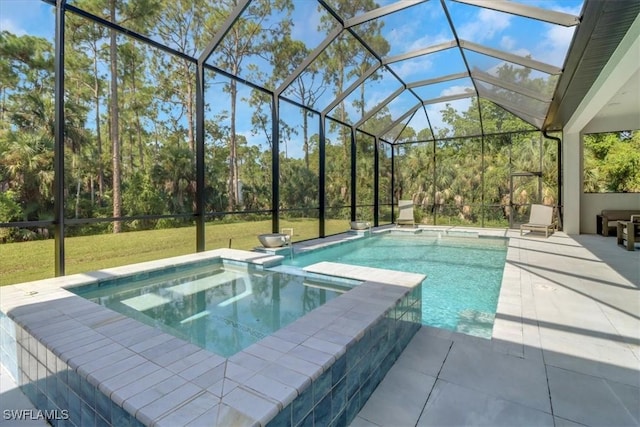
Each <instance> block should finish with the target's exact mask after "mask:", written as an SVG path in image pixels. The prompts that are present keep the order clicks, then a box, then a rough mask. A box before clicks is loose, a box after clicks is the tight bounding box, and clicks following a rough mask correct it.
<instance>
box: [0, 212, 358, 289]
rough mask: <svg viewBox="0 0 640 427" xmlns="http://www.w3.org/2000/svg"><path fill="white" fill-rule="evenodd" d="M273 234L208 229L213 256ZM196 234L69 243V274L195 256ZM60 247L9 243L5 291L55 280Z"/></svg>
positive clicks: (0, 276)
mask: <svg viewBox="0 0 640 427" xmlns="http://www.w3.org/2000/svg"><path fill="white" fill-rule="evenodd" d="M280 227H281V228H283V227H291V228H293V231H294V241H299V240H306V239H311V238H313V237H316V236H317V235H318V221H317V220H314V219H290V220H284V219H281V220H280ZM325 227H326V229H325V230H326V234H335V233H339V232H342V231H347V230H348V229H349V222H348V221H346V220H327V221H326V223H325ZM270 232H271V221H270V220H268V221H255V222H239V223H208V224H207V225H206V229H205V239H206V242H205V248H206V249H207V250H210V249H217V248H227V247H229V246H230V247H232V248H234V249H253V248H254V247H256V246H258V245H259V242H258V239H257V236H258V234H262V233H270ZM195 248H196V228H195V226H194V227H184V228H170V229H161V230H147V231H135V232H127V233H120V234H99V235H94V236H82V237H69V238H67V239H66V241H65V269H66V273H67V274H74V273H81V272H85V271H93V270H100V269H103V268H109V267H117V266H120V265H126V264H134V263H137V262H143V261H151V260H156V259H161V258H169V257H173V256H178V255H185V254H189V253H193V252H195ZM54 251H55V246H54V241H53V239H50V240H37V241H33V242H23V243H8V244H3V245H0V285H8V284H15V283H22V282H28V281H31V280H39V279H46V278H49V277H53V276H54Z"/></svg>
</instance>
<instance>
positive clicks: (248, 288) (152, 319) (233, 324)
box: [71, 264, 350, 357]
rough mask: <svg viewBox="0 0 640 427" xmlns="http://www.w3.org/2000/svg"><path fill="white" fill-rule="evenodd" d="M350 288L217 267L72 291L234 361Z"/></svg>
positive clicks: (90, 286) (280, 275) (334, 283)
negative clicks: (239, 355)
mask: <svg viewBox="0 0 640 427" xmlns="http://www.w3.org/2000/svg"><path fill="white" fill-rule="evenodd" d="M349 289H350V287H349V286H348V285H343V284H340V283H336V282H323V281H318V280H311V279H309V278H306V277H304V276H300V275H292V274H284V273H279V272H270V271H265V270H247V269H242V268H234V266H226V265H225V266H223V265H222V264H216V265H213V266H204V267H196V268H193V269H190V270H186V271H182V272H179V273H175V272H174V273H169V274H166V275H164V276H158V277H154V278H152V279H149V278H142V279H139V280H131V281H128V282H124V283H123V282H122V280H119V281H118V282H115V281H114V282H113V283H109V282H108V281H107V282H104V283H101V284H100V285H99V286H96V285H89V286H82V287H79V288H74V289H71V290H72V291H73V292H75V293H76V294H78V295H80V296H82V297H84V298H87V299H90V300H92V301H94V302H96V303H99V304H101V305H104V306H106V307H108V308H110V309H112V310H114V311H117V312H120V313H122V314H125V315H127V316H129V317H132V318H134V319H137V320H139V321H141V322H143V323H147V324H149V325H151V326H154V327H159V328H160V329H162V330H164V331H165V332H167V333H170V334H172V335H174V336H177V337H180V338H183V339H185V340H187V341H190V342H192V343H193V344H196V345H199V346H200V347H202V348H205V349H207V350H210V351H212V352H214V353H217V354H219V355H221V356H224V357H229V356H231V355H233V354H235V353H237V352H238V351H240V350H242V349H244V348H246V347H248V346H250V345H251V344H253V343H255V342H257V341H259V340H260V339H262V338H264V337H266V336H268V335H270V334H271V333H273V332H275V331H276V330H278V329H280V328H281V327H283V326H286V325H288V324H289V323H291V322H293V321H294V320H296V319H297V318H299V317H301V316H303V315H304V314H305V313H307V312H309V311H311V310H313V309H314V308H316V307H318V306H320V305H322V304H324V303H325V302H326V301H328V300H330V299H332V298H335V297H337V296H338V295H340V294H342V293H344V292H346V291H347V290H349Z"/></svg>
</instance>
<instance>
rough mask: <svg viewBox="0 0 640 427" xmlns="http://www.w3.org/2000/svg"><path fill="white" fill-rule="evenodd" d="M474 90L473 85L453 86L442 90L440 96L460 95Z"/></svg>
mask: <svg viewBox="0 0 640 427" xmlns="http://www.w3.org/2000/svg"><path fill="white" fill-rule="evenodd" d="M473 91H474V89H473V87H471V86H459V85H458V86H451V87H448V88H446V89H444V90H443V91H442V92H440V96H449V95H459V94H462V93H469V92H473Z"/></svg>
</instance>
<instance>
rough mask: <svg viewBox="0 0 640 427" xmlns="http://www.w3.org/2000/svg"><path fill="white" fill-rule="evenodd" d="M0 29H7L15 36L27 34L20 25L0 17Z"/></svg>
mask: <svg viewBox="0 0 640 427" xmlns="http://www.w3.org/2000/svg"><path fill="white" fill-rule="evenodd" d="M0 1H1V0H0ZM0 31H8V32H10V33H13V34H15V35H17V36H23V35H25V34H27V31H26V30H25V29H24V28H22V27H20V26H19V25H18V24H17V23H16V22H14V21H12V20H11V19H6V18H2V19H0Z"/></svg>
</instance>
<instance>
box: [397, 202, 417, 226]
mask: <svg viewBox="0 0 640 427" xmlns="http://www.w3.org/2000/svg"><path fill="white" fill-rule="evenodd" d="M396 225H397V226H398V227H400V226H401V225H412V226H414V227H415V225H416V221H415V219H414V218H413V201H412V200H398V218H396Z"/></svg>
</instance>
